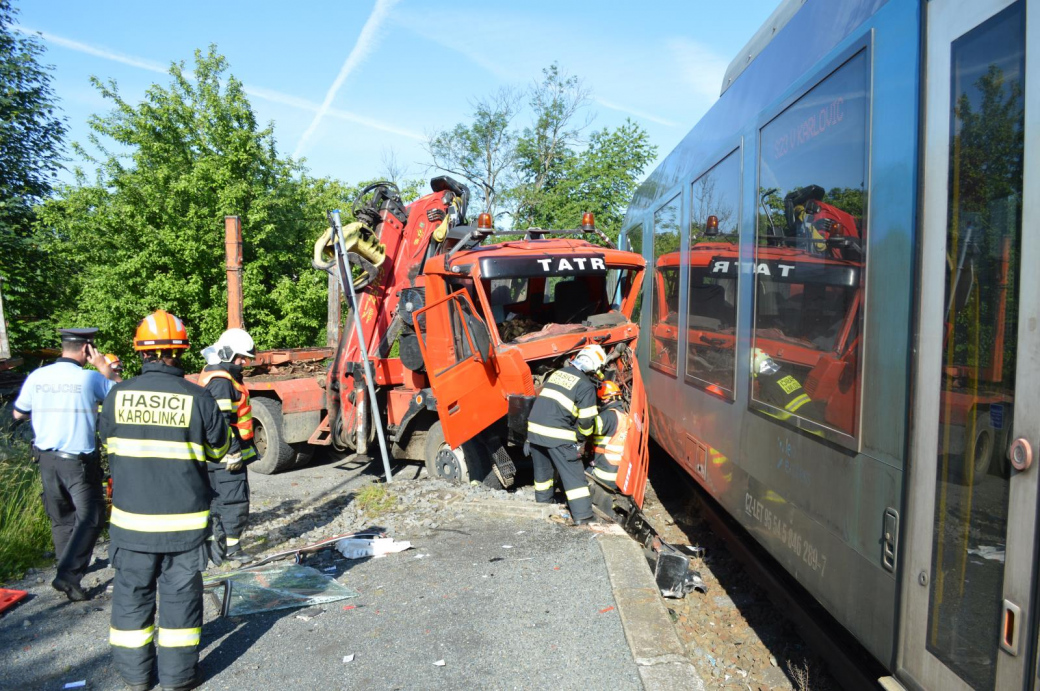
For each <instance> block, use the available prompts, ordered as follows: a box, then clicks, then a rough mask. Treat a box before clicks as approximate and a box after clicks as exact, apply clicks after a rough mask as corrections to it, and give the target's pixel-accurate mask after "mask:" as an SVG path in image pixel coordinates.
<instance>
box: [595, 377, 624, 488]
mask: <svg viewBox="0 0 1040 691" xmlns="http://www.w3.org/2000/svg"><path fill="white" fill-rule="evenodd" d="M596 395H597V396H598V397H599V401H600V406H601V407H600V412H599V415H597V416H596V433H595V436H594V437H593V438H592V443H593V444H594V445H595V446H594V457H593V468H592V474H593V475H594V476H595V477H596V478H597V479H599V480H600V481H601V482H602V483H603V484H604V485H605V486H606V487H607V488H608V489H617V473H618V466H619V465H620V464H621V455H622V454H623V453H624V451H625V439H626V438H627V437H628V428H629V426H630V424H631V418H629V416H628V413H627V412H626V411H625V405H624V403H623V402H622V401H621V387H619V386H618V385H617V384H616V383H614V382H612V381H610V380H609V379H607V380H605V381H603V382H602V383H600V385H599V388H598V389H597V390H596Z"/></svg>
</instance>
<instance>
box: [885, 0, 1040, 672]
mask: <svg viewBox="0 0 1040 691" xmlns="http://www.w3.org/2000/svg"><path fill="white" fill-rule="evenodd" d="M923 11H924V12H926V13H927V16H926V26H927V30H926V44H925V45H926V48H925V51H926V54H925V61H924V62H925V65H926V69H925V75H926V79H925V82H924V83H925V85H926V86H925V89H924V91H923V93H924V110H923V112H924V117H925V128H924V143H923V156H924V165H923V175H924V190H923V200H924V201H923V217H922V226H921V227H922V237H921V245H920V247H921V275H920V285H919V286H918V292H919V298H918V299H919V302H918V306H919V319H920V321H919V324H918V329H917V352H918V362H917V367H916V373H915V382H914V403H913V425H914V429H913V436H912V442H911V454H910V463H909V466H908V467H909V473H910V477H909V483H908V487H909V492H910V494H909V495H908V501H907V516H908V523H907V530H906V531H905V535H906V544H905V545H904V547H905V548H904V550H903V555H904V556H903V560H904V563H903V568H902V573H903V612H902V626H901V633H902V640H901V642H900V646H899V651H900V661H899V667H900V672H901V674H902V675H903V676H904V677H906V678H907V680H908V681H914V682H916V683H917V684H920V685H921V686H923V687H924V688H929V689H933V688H934V689H956V688H969V687H970V688H975V689H1022V688H1027V687H1029V686H1032V685H1033V681H1032V675H1034V674H1035V673H1036V672H1035V669H1034V660H1035V655H1036V631H1037V625H1036V621H1037V619H1036V605H1037V602H1036V601H1035V600H1036V597H1035V594H1036V592H1037V586H1038V580H1037V550H1036V544H1037V478H1038V473H1040V468H1036V467H1032V466H1036V465H1038V463H1037V462H1035V461H1034V460H1033V458H1032V457H1033V456H1034V455H1035V454H1037V453H1038V451H1040V449H1038V448H1037V447H1038V445H1040V329H1038V324H1037V321H1038V319H1040V315H1038V310H1037V308H1038V306H1040V270H1038V269H1040V195H1038V193H1037V192H1038V190H1040V186H1038V183H1040V167H1038V163H1040V161H1038V154H1040V119H1038V112H1040V93H1038V91H1040V84H1038V83H1037V77H1038V76H1040V53H1038V52H1037V49H1038V48H1040V3H1036V2H1029V3H1027V2H1026V0H933V1H932V2H929V3H927V5H926V7H925V9H924V10H923ZM1030 36H1031V37H1032V38H1029V37H1030ZM1027 46H1029V47H1030V48H1029V49H1028V50H1027ZM1027 75H1029V76H1030V77H1031V79H1027Z"/></svg>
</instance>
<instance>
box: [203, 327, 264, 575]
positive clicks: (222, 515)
mask: <svg viewBox="0 0 1040 691" xmlns="http://www.w3.org/2000/svg"><path fill="white" fill-rule="evenodd" d="M206 351H208V352H207V353H206V355H207V359H206V361H207V362H208V363H210V364H207V365H206V367H205V368H203V370H202V374H201V375H199V385H200V386H204V387H206V390H207V391H209V393H210V395H212V396H213V398H214V399H216V401H217V407H218V408H220V411H221V412H222V413H223V414H224V418H225V419H226V420H227V422H228V425H230V427H231V433H232V434H231V449H230V451H231V453H232V454H233V453H234V452H239V453H240V454H241V458H240V459H239V460H238V461H237V462H235V463H232V462H230V461H226V460H225V462H224V463H210V464H209V481H210V487H211V488H212V490H213V503H212V504H211V505H210V516H211V519H212V521H213V535H212V536H211V540H212V541H213V544H212V545H211V546H210V547H211V549H210V559H211V561H213V563H215V564H217V565H220V563H221V562H222V561H223V560H224V559H227V560H228V561H231V562H241V561H242V559H241V557H242V555H243V553H242V547H241V545H240V540H241V538H242V533H243V532H244V531H245V528H246V522H247V521H248V519H249V481H248V476H247V474H246V467H245V464H246V463H248V462H249V461H250V460H251V459H253V458H255V457H256V446H255V445H254V444H253V413H252V408H251V407H250V405H249V391H248V389H246V387H245V386H244V385H243V384H242V365H243V364H244V363H245V362H246V360H248V359H249V358H252V357H255V356H256V353H255V352H253V339H252V337H250V335H249V334H248V333H246V331H245V330H244V329H228V330H227V331H225V332H224V333H223V334H221V336H220V338H219V339H218V340H217V342H216V344H215V345H214V346H212V348H207V349H206Z"/></svg>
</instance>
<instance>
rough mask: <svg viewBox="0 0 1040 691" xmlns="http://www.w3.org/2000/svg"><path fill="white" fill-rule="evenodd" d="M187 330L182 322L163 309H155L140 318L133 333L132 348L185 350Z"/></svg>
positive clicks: (186, 346)
mask: <svg viewBox="0 0 1040 691" xmlns="http://www.w3.org/2000/svg"><path fill="white" fill-rule="evenodd" d="M187 348H188V330H187V329H185V328H184V322H182V321H181V320H180V319H178V318H177V317H175V316H173V315H172V314H170V313H169V312H167V311H165V310H156V311H154V312H152V313H151V314H149V315H148V316H147V317H145V318H144V319H142V320H141V323H140V324H138V325H137V333H136V334H134V350H138V351H140V350H186V349H187Z"/></svg>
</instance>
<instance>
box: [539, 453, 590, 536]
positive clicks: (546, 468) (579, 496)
mask: <svg viewBox="0 0 1040 691" xmlns="http://www.w3.org/2000/svg"><path fill="white" fill-rule="evenodd" d="M530 446H531V461H532V463H533V464H534V484H535V488H536V489H535V500H536V501H539V502H542V503H545V502H548V501H550V500H551V499H552V495H553V487H552V484H551V483H552V479H553V468H554V467H555V468H556V472H558V473H559V474H560V482H562V483H563V492H564V496H566V497H567V506H568V507H569V508H570V510H571V518H573V519H574V520H581V519H584V518H589V517H591V516H592V496H591V495H590V493H589V483H588V481H587V480H586V479H585V468H584V466H583V465H582V462H581V456H580V454H579V450H580V449H581V445H579V444H564V445H562V446H540V445H538V444H531V445H530ZM546 485H548V487H547V489H539V488H545V487H546Z"/></svg>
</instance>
